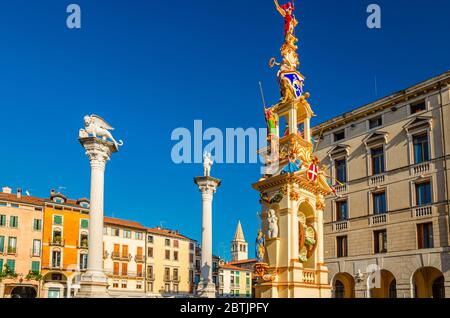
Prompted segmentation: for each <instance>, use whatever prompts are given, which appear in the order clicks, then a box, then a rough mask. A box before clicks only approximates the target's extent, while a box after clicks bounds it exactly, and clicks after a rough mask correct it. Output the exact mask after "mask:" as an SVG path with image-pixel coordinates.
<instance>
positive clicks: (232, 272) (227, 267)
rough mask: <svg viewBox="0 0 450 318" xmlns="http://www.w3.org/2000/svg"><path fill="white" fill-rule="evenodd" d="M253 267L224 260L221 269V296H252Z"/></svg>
mask: <svg viewBox="0 0 450 318" xmlns="http://www.w3.org/2000/svg"><path fill="white" fill-rule="evenodd" d="M252 273H253V269H245V268H240V267H237V266H234V265H231V264H229V263H228V264H227V263H224V262H221V263H220V269H219V284H218V287H219V297H234V298H250V297H252Z"/></svg>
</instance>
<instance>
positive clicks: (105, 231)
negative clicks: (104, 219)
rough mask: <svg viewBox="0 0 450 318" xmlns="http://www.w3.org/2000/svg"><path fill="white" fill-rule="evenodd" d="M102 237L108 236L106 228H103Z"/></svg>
mask: <svg viewBox="0 0 450 318" xmlns="http://www.w3.org/2000/svg"><path fill="white" fill-rule="evenodd" d="M103 235H108V228H107V227H106V226H105V227H104V228H103Z"/></svg>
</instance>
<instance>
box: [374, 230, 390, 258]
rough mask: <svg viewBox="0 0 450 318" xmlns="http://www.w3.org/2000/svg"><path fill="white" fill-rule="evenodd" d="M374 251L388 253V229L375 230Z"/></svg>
mask: <svg viewBox="0 0 450 318" xmlns="http://www.w3.org/2000/svg"><path fill="white" fill-rule="evenodd" d="M374 252H375V254H381V253H387V231H386V230H382V231H375V232H374Z"/></svg>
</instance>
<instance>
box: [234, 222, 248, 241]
mask: <svg viewBox="0 0 450 318" xmlns="http://www.w3.org/2000/svg"><path fill="white" fill-rule="evenodd" d="M234 240H235V241H245V237H244V231H243V230H242V225H241V221H239V222H238V225H237V228H236V233H235V234H234Z"/></svg>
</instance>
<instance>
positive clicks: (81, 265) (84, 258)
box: [80, 254, 88, 270]
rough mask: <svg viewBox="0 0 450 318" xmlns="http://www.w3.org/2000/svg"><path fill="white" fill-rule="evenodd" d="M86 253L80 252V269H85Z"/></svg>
mask: <svg viewBox="0 0 450 318" xmlns="http://www.w3.org/2000/svg"><path fill="white" fill-rule="evenodd" d="M87 261H88V254H80V269H81V270H86V269H87Z"/></svg>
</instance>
